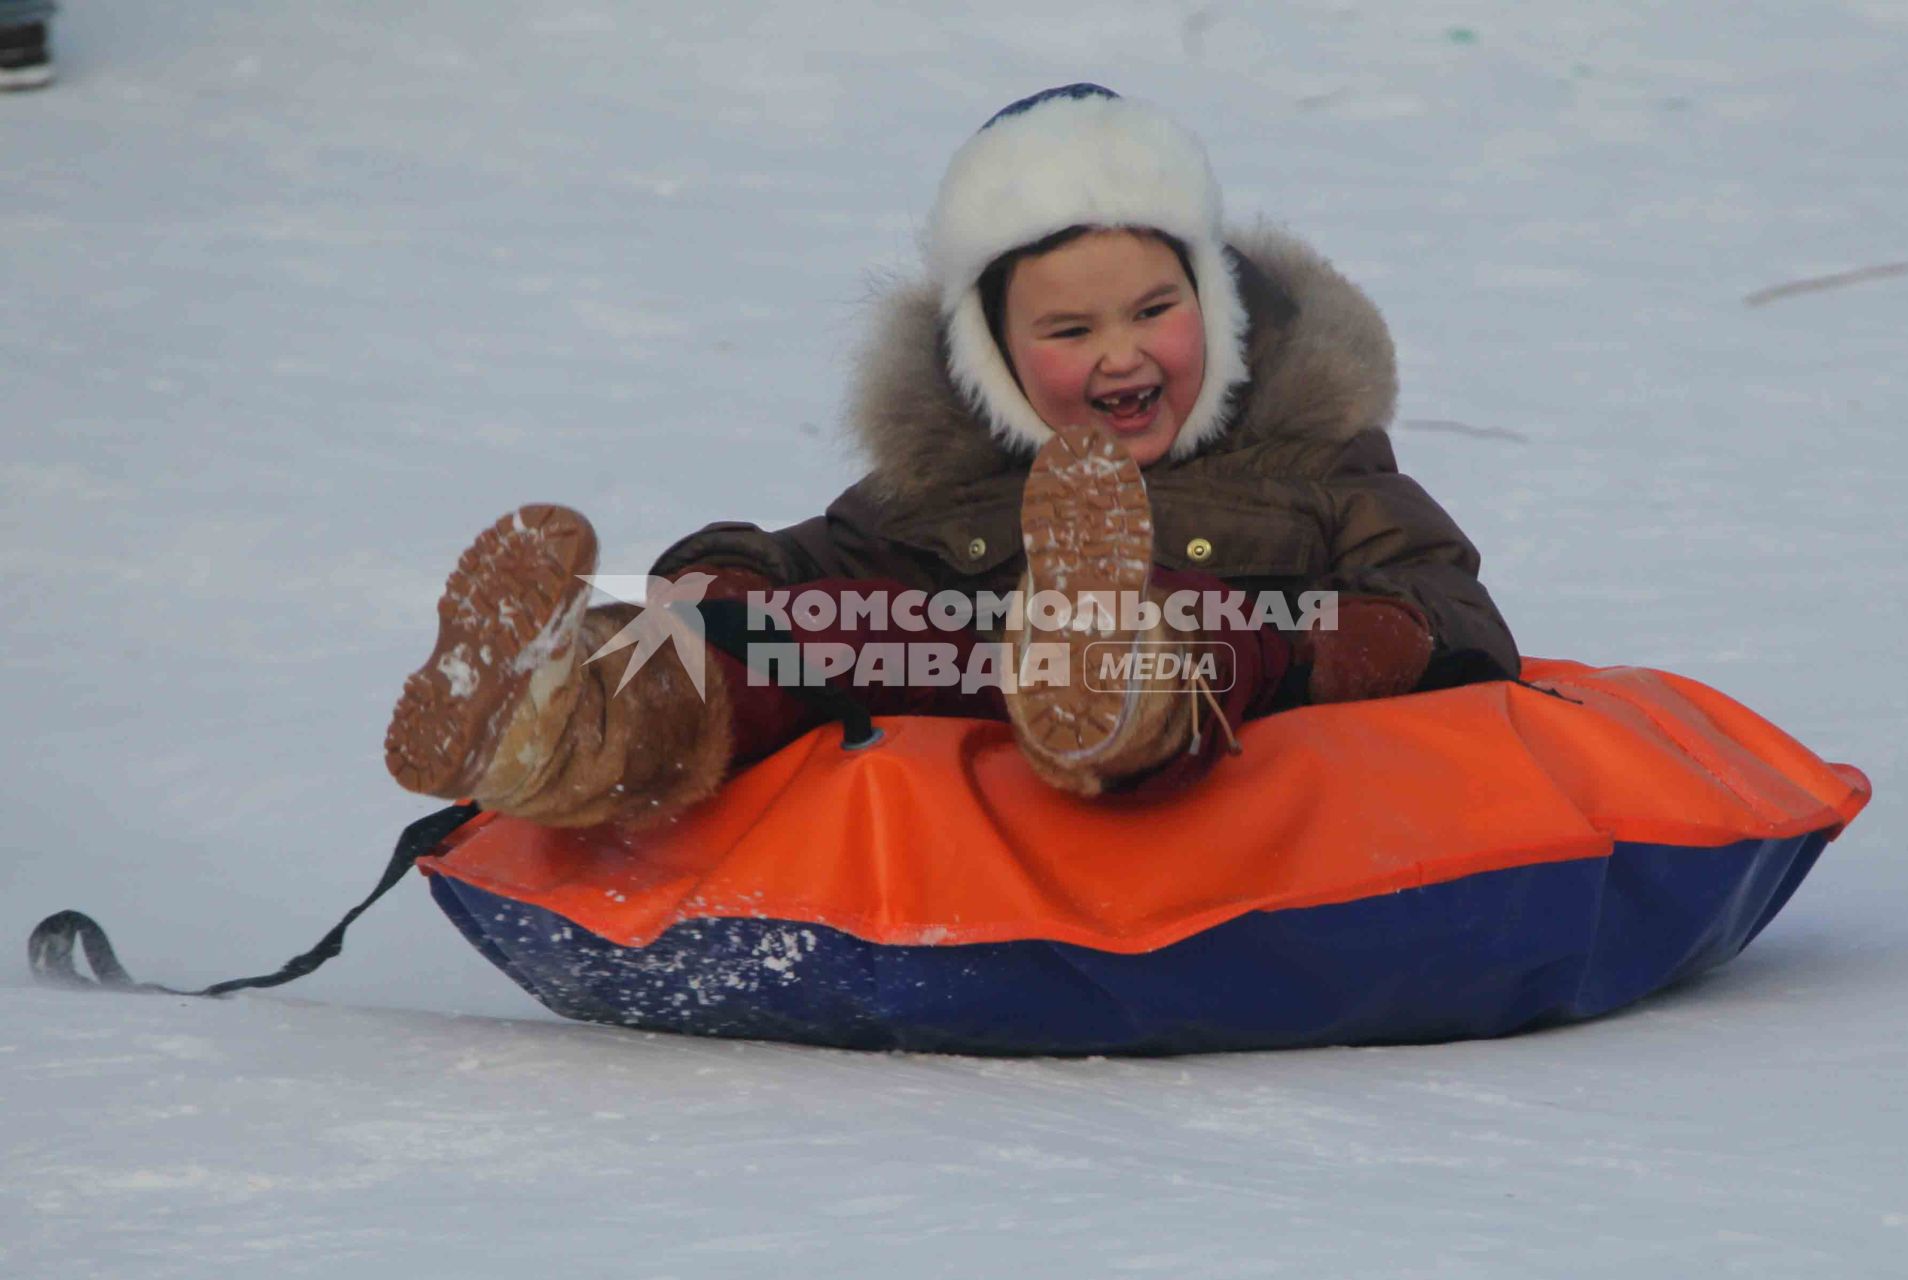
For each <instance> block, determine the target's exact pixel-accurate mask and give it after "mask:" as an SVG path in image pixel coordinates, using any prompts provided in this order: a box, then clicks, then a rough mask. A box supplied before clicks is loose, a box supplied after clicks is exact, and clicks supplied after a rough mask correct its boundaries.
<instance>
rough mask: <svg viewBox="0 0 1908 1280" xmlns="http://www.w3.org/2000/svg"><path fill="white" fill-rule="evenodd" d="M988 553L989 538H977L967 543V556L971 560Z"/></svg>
mask: <svg viewBox="0 0 1908 1280" xmlns="http://www.w3.org/2000/svg"><path fill="white" fill-rule="evenodd" d="M986 554H987V539H985V538H976V539H974V540H973V541H972V542H970V543H968V544H967V558H968V559H969V560H978V559H980V558H981V557H982V556H984V555H986Z"/></svg>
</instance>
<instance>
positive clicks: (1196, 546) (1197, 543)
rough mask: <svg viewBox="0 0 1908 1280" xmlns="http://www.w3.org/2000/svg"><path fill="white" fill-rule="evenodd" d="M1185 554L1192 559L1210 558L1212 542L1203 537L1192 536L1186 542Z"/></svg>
mask: <svg viewBox="0 0 1908 1280" xmlns="http://www.w3.org/2000/svg"><path fill="white" fill-rule="evenodd" d="M1186 554H1187V555H1188V556H1189V557H1191V558H1192V559H1194V560H1210V559H1212V544H1211V543H1210V542H1207V541H1206V540H1205V539H1204V538H1194V539H1193V540H1192V541H1191V542H1188V543H1187V544H1186Z"/></svg>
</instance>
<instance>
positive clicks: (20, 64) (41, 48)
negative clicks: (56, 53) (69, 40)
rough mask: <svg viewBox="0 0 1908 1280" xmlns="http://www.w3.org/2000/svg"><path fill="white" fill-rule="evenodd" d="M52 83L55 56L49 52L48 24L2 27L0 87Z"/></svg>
mask: <svg viewBox="0 0 1908 1280" xmlns="http://www.w3.org/2000/svg"><path fill="white" fill-rule="evenodd" d="M51 83H53V58H52V55H51V54H49V53H48V52H47V47H46V24H45V23H44V22H29V23H27V24H26V25H24V26H18V27H0V90H7V89H38V88H40V87H42V86H44V85H49V84H51Z"/></svg>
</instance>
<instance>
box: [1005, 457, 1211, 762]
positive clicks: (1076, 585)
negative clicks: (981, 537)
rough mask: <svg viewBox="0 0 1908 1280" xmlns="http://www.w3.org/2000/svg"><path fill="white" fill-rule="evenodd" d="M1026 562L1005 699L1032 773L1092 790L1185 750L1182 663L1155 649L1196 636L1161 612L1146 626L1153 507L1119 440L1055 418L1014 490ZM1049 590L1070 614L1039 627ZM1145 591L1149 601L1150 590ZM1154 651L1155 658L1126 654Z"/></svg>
mask: <svg viewBox="0 0 1908 1280" xmlns="http://www.w3.org/2000/svg"><path fill="white" fill-rule="evenodd" d="M1020 529H1021V539H1022V541H1023V543H1024V544H1025V546H1026V549H1027V571H1026V574H1025V575H1024V577H1023V578H1022V580H1021V601H1022V614H1023V616H1022V617H1021V618H1020V619H1019V623H1018V625H1016V626H1011V627H1010V628H1009V630H1008V634H1007V639H1008V642H1009V643H1010V644H1011V645H1012V652H1013V658H1014V669H1015V673H1016V677H1017V679H1016V681H1015V682H1014V683H1013V684H1011V685H1010V686H1009V688H1008V694H1007V712H1008V718H1009V719H1010V720H1011V721H1012V722H1013V725H1014V731H1015V736H1016V737H1017V738H1018V739H1019V742H1020V748H1021V750H1022V752H1023V753H1025V755H1026V757H1027V760H1028V761H1029V763H1031V764H1032V765H1033V768H1034V772H1036V773H1038V774H1039V775H1040V776H1041V777H1042V778H1043V779H1045V780H1046V781H1047V782H1049V783H1051V784H1053V785H1054V786H1056V787H1058V788H1060V789H1061V790H1063V791H1069V792H1072V793H1074V794H1075V795H1082V796H1094V795H1099V794H1100V793H1101V792H1103V791H1105V790H1107V789H1108V787H1109V786H1111V785H1113V784H1116V783H1118V782H1120V781H1121V780H1123V779H1126V778H1130V777H1133V776H1135V775H1138V774H1141V773H1144V772H1145V771H1147V770H1149V769H1152V768H1154V767H1155V766H1157V765H1160V764H1162V763H1164V762H1165V761H1167V760H1169V759H1171V758H1172V757H1173V756H1174V755H1176V754H1177V753H1179V752H1182V751H1184V750H1186V749H1187V748H1188V747H1189V746H1191V745H1192V742H1193V733H1194V730H1195V727H1196V720H1195V714H1196V713H1195V708H1194V704H1193V698H1194V697H1195V696H1196V695H1195V694H1194V692H1193V691H1192V689H1191V688H1190V687H1189V686H1188V684H1187V682H1186V679H1185V677H1184V675H1182V674H1179V673H1178V672H1179V671H1181V670H1183V668H1170V667H1168V669H1171V670H1173V671H1174V674H1170V675H1164V676H1156V675H1152V674H1149V673H1150V672H1151V671H1153V670H1157V669H1160V668H1162V667H1167V664H1159V663H1157V661H1156V659H1157V657H1158V656H1159V655H1160V654H1162V653H1164V652H1166V651H1169V650H1174V649H1178V648H1180V647H1181V646H1183V645H1184V643H1185V642H1186V641H1189V640H1197V639H1198V637H1197V635H1196V634H1194V635H1181V634H1179V633H1177V632H1174V631H1172V630H1171V629H1170V628H1169V627H1168V626H1167V623H1166V621H1165V619H1164V618H1163V617H1162V618H1161V619H1160V620H1159V621H1157V622H1156V623H1155V624H1154V625H1153V626H1151V627H1148V628H1146V629H1144V630H1138V629H1126V628H1124V627H1123V626H1122V625H1121V624H1122V623H1124V622H1127V621H1137V619H1133V618H1132V617H1131V616H1130V615H1131V614H1132V605H1133V602H1136V601H1138V600H1140V599H1142V598H1148V584H1149V581H1150V578H1151V574H1152V566H1153V516H1152V508H1151V505H1150V504H1149V503H1148V501H1147V498H1146V482H1145V480H1144V479H1143V478H1142V477H1141V475H1140V469H1139V466H1138V464H1137V463H1135V462H1134V461H1133V460H1132V458H1130V457H1128V456H1127V453H1126V450H1125V449H1123V448H1121V447H1120V445H1119V443H1118V442H1117V441H1116V440H1114V439H1113V438H1112V437H1111V436H1109V435H1107V434H1106V433H1105V432H1103V431H1101V430H1099V429H1098V428H1095V427H1071V428H1063V429H1060V430H1056V431H1055V432H1054V434H1053V438H1052V439H1051V440H1049V441H1048V442H1047V443H1046V445H1045V446H1043V447H1042V448H1041V450H1040V453H1039V455H1038V456H1037V457H1036V458H1035V459H1034V463H1033V469H1032V471H1031V472H1030V473H1029V474H1028V477H1027V487H1026V490H1025V492H1024V496H1023V497H1022V499H1021V509H1020ZM1043 591H1049V592H1058V593H1059V594H1060V595H1061V596H1063V597H1065V598H1066V599H1067V601H1068V602H1069V604H1070V605H1071V606H1072V615H1073V617H1072V625H1071V626H1069V627H1068V628H1067V629H1065V630H1064V631H1043V630H1040V629H1039V627H1038V625H1037V623H1038V622H1039V621H1040V619H1039V617H1038V616H1037V615H1038V612H1039V611H1038V610H1036V609H1034V608H1032V607H1031V606H1032V604H1033V602H1034V600H1035V596H1036V594H1037V593H1039V592H1043ZM1150 598H1152V599H1154V602H1155V603H1158V597H1157V593H1154V594H1153V595H1152V596H1151V597H1150ZM1142 654H1150V655H1152V656H1153V658H1154V659H1155V662H1153V663H1150V664H1146V663H1135V664H1131V665H1127V666H1125V667H1124V671H1125V674H1124V675H1122V674H1121V672H1122V663H1123V662H1124V661H1125V660H1126V659H1128V658H1137V657H1139V656H1140V655H1142Z"/></svg>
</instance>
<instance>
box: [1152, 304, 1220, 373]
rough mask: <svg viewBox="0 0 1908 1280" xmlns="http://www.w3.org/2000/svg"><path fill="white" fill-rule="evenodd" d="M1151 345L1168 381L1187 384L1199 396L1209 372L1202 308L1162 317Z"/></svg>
mask: <svg viewBox="0 0 1908 1280" xmlns="http://www.w3.org/2000/svg"><path fill="white" fill-rule="evenodd" d="M1150 345H1151V349H1152V353H1153V359H1155V360H1157V361H1158V362H1159V365H1160V368H1161V370H1162V371H1163V372H1164V373H1165V375H1166V378H1167V380H1168V381H1169V382H1171V381H1177V380H1183V381H1184V382H1185V383H1187V384H1188V386H1187V387H1186V390H1188V391H1189V392H1192V393H1194V394H1197V392H1198V389H1199V383H1200V381H1201V379H1202V378H1204V376H1205V372H1206V326H1205V320H1204V318H1203V317H1202V316H1201V315H1200V314H1199V310H1198V308H1196V307H1174V308H1173V309H1172V310H1171V311H1169V312H1167V313H1166V314H1165V315H1163V316H1161V317H1160V323H1159V326H1158V327H1157V328H1156V329H1155V330H1154V333H1153V341H1152V343H1151V344H1150Z"/></svg>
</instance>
